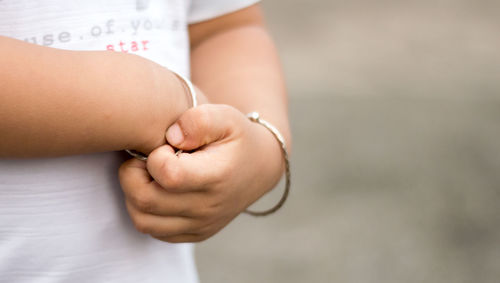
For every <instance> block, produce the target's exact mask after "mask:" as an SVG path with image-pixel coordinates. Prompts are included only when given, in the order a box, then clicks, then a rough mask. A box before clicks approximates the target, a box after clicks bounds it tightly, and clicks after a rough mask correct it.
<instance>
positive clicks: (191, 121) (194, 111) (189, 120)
mask: <svg viewBox="0 0 500 283" xmlns="http://www.w3.org/2000/svg"><path fill="white" fill-rule="evenodd" d="M242 117H244V115H243V114H242V113H241V112H239V111H238V110H236V109H235V108H233V107H231V106H228V105H222V104H203V105H200V106H198V107H195V108H191V109H189V110H187V111H186V112H184V113H183V114H182V115H181V117H180V118H179V119H178V120H177V121H176V122H175V123H174V124H173V125H172V126H170V127H169V128H168V130H167V133H166V134H165V136H166V139H167V142H168V143H169V144H170V145H172V146H174V147H176V148H178V149H182V150H194V149H197V148H200V147H202V146H204V145H207V144H210V143H213V142H216V141H218V140H221V139H223V138H225V137H227V136H229V135H230V134H231V133H232V132H233V131H234V130H235V125H236V123H237V121H238V119H241V118H242Z"/></svg>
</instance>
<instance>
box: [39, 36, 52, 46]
mask: <svg viewBox="0 0 500 283" xmlns="http://www.w3.org/2000/svg"><path fill="white" fill-rule="evenodd" d="M42 44H43V45H44V46H50V45H52V44H54V35H53V34H46V35H44V36H43V40H42Z"/></svg>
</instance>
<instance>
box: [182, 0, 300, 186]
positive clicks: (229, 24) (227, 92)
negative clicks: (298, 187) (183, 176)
mask: <svg viewBox="0 0 500 283" xmlns="http://www.w3.org/2000/svg"><path fill="white" fill-rule="evenodd" d="M190 35H191V43H192V52H191V59H192V78H193V81H194V82H195V84H196V85H197V86H198V87H199V88H201V89H202V90H203V91H204V93H205V95H206V96H207V97H208V99H209V100H210V102H211V103H221V104H228V105H231V106H233V107H235V108H237V109H238V110H240V111H241V112H243V113H245V114H246V113H249V112H251V111H258V112H259V113H260V114H261V117H262V118H263V119H265V120H267V121H269V122H271V123H272V124H273V125H275V126H276V127H277V128H278V129H279V130H280V132H281V133H282V134H283V136H284V137H285V141H286V142H287V144H288V148H289V149H290V147H291V135H290V129H289V123H288V113H287V108H288V103H287V95H286V89H285V84H284V79H283V73H282V70H281V64H280V62H279V59H278V55H277V54H278V53H277V51H276V49H275V46H274V43H273V40H272V39H271V37H270V36H269V33H268V31H267V28H266V26H265V23H264V18H263V15H262V11H261V9H260V6H259V5H254V6H251V7H248V8H246V9H243V10H240V11H237V12H235V13H231V14H228V15H225V16H223V17H219V18H216V19H214V20H211V21H206V22H202V23H200V24H195V25H192V26H191V27H190ZM253 126H254V127H255V128H257V131H256V135H258V139H260V140H261V141H262V142H263V143H262V144H263V145H264V146H263V147H262V148H260V152H259V155H260V156H266V157H267V158H266V163H265V164H263V166H264V167H263V171H265V172H266V169H267V172H270V174H271V175H274V176H275V177H274V178H272V179H274V180H275V181H277V178H279V176H280V175H281V174H280V173H281V172H282V171H281V170H280V168H281V167H280V166H279V164H280V162H281V160H282V156H281V152H280V149H279V146H278V144H277V143H276V141H275V139H274V137H273V136H272V135H271V134H270V132H269V131H268V130H267V129H265V128H263V127H262V126H260V125H257V124H254V125H253ZM273 185H274V182H271V183H268V184H267V186H266V189H270V188H271V187H272V186H273ZM261 193H262V192H261Z"/></svg>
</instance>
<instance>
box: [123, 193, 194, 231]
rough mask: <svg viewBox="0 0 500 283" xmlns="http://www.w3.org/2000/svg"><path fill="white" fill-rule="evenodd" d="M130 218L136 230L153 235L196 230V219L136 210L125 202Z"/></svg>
mask: <svg viewBox="0 0 500 283" xmlns="http://www.w3.org/2000/svg"><path fill="white" fill-rule="evenodd" d="M126 206H127V210H128V212H129V214H130V218H131V219H132V222H133V223H134V226H135V228H136V229H137V231H139V232H141V233H144V234H149V235H151V236H154V237H173V236H177V235H181V234H186V233H194V232H196V231H197V230H198V226H199V224H198V221H197V220H195V219H192V218H187V217H176V216H158V215H152V214H147V213H143V212H142V211H139V210H137V209H136V208H135V207H134V205H132V204H131V203H130V202H128V201H127V202H126Z"/></svg>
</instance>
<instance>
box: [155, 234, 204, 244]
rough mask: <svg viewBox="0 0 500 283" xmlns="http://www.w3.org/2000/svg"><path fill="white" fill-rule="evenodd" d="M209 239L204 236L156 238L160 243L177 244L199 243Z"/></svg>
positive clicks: (182, 235)
mask: <svg viewBox="0 0 500 283" xmlns="http://www.w3.org/2000/svg"><path fill="white" fill-rule="evenodd" d="M209 237H210V236H204V235H198V234H181V235H176V236H170V237H155V238H156V239H158V240H160V241H164V242H169V243H173V244H177V243H198V242H201V241H204V240H206V239H208V238H209Z"/></svg>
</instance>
